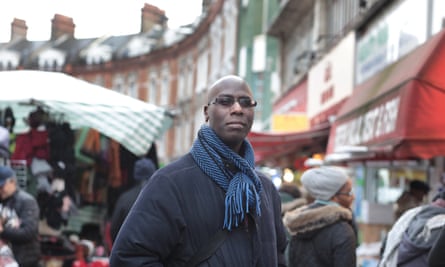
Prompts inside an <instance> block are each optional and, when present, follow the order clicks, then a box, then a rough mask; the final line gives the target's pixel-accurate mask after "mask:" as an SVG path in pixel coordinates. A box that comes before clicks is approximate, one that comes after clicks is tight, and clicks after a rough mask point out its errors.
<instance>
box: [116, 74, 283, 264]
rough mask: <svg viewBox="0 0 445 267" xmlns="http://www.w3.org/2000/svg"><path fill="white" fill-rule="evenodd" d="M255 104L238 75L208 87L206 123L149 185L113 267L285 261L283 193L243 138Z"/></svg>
mask: <svg viewBox="0 0 445 267" xmlns="http://www.w3.org/2000/svg"><path fill="white" fill-rule="evenodd" d="M255 106H256V101H255V100H253V97H252V91H251V89H250V88H249V86H248V85H247V83H246V82H245V81H244V80H243V79H241V78H240V77H237V76H233V75H229V76H226V77H223V78H221V79H220V80H218V81H216V82H215V83H214V84H213V85H212V86H211V87H210V90H209V94H208V96H207V104H206V105H205V106H204V109H203V111H204V117H205V120H206V122H207V124H204V125H202V126H201V128H200V130H199V131H198V135H197V138H196V139H195V142H194V143H193V146H192V148H191V150H190V152H189V153H187V154H186V155H184V156H182V157H180V158H179V159H177V160H176V161H174V162H172V163H170V164H168V165H167V166H165V167H163V168H161V169H159V170H158V171H156V172H155V174H153V176H152V177H151V178H150V180H149V181H148V183H147V185H146V186H144V188H143V189H142V191H141V193H140V194H139V197H138V199H137V200H136V202H135V203H134V205H133V207H132V208H131V210H130V213H129V214H128V216H127V218H126V220H125V223H124V224H123V225H122V228H121V230H120V231H119V233H118V235H117V237H116V240H115V243H114V245H113V248H112V251H111V256H110V267H121V266H126V267H133V266H165V267H179V266H201V267H204V266H242V267H250V266H251V267H253V266H255V267H272V266H275V267H276V266H285V260H284V250H285V248H286V244H287V241H286V234H285V229H284V227H283V223H282V220H281V200H280V196H279V194H278V191H277V189H276V188H275V186H274V184H273V183H272V181H271V180H270V179H269V178H268V177H266V176H265V175H263V174H261V173H260V172H258V171H257V170H256V169H255V159H254V152H253V148H252V146H251V144H250V143H249V142H248V140H247V139H246V137H247V134H248V133H249V131H250V129H251V127H252V123H253V117H254V107H255ZM212 248H213V249H212Z"/></svg>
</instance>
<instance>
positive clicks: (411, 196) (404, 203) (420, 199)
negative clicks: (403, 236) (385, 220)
mask: <svg viewBox="0 0 445 267" xmlns="http://www.w3.org/2000/svg"><path fill="white" fill-rule="evenodd" d="M430 189H431V188H430V186H429V185H428V184H427V183H425V182H422V181H419V180H413V181H411V182H410V183H409V188H408V190H406V191H404V192H403V193H402V195H400V197H399V198H398V199H397V201H396V205H395V218H396V220H397V219H398V218H400V216H402V214H403V213H404V212H405V211H407V210H409V209H412V208H415V207H418V206H420V205H423V204H426V203H425V202H424V199H425V196H426V195H427V194H428V192H429V191H430Z"/></svg>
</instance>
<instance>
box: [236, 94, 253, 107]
mask: <svg viewBox="0 0 445 267" xmlns="http://www.w3.org/2000/svg"><path fill="white" fill-rule="evenodd" d="M238 103H239V104H240V106H241V107H243V108H249V107H253V106H254V102H253V101H252V99H251V98H250V97H247V96H242V97H240V98H238Z"/></svg>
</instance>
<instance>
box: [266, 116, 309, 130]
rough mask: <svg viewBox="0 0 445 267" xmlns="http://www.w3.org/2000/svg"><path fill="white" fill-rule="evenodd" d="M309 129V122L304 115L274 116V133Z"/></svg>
mask: <svg viewBox="0 0 445 267" xmlns="http://www.w3.org/2000/svg"><path fill="white" fill-rule="evenodd" d="M308 129H309V120H308V118H307V116H306V115H304V114H276V115H273V116H272V131H273V132H298V131H305V130H308Z"/></svg>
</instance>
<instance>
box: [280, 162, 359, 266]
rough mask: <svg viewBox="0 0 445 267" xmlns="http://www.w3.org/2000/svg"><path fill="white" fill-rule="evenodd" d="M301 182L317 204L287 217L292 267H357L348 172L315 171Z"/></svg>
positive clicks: (330, 169) (309, 171)
mask: <svg viewBox="0 0 445 267" xmlns="http://www.w3.org/2000/svg"><path fill="white" fill-rule="evenodd" d="M301 182H302V184H303V187H304V188H305V189H306V190H307V192H308V194H310V195H311V196H312V197H313V198H314V199H315V201H314V202H312V203H311V204H309V205H306V206H303V207H301V208H297V209H295V210H292V211H290V212H287V213H286V214H285V215H284V218H283V220H284V224H285V226H286V227H287V229H288V230H289V232H290V234H291V240H290V243H289V267H309V266H310V267H318V266H320V267H325V266H333V267H355V266H356V262H357V259H356V253H355V249H356V247H357V235H356V229H355V223H354V221H353V215H352V211H351V204H352V201H353V200H354V195H353V193H352V181H351V179H350V178H349V176H348V175H347V172H346V171H345V170H344V169H342V168H340V167H333V166H322V167H316V168H312V169H309V170H307V171H305V172H304V173H303V175H302V176H301Z"/></svg>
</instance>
